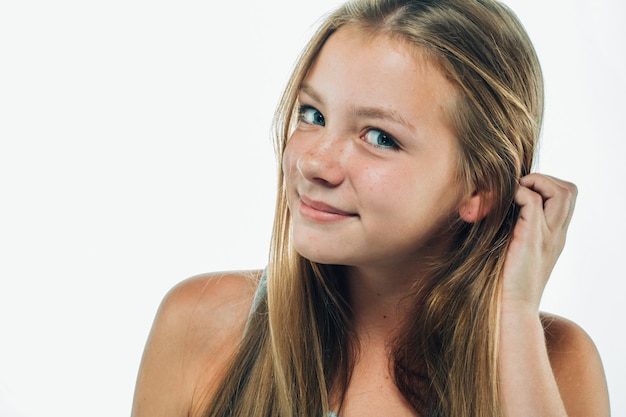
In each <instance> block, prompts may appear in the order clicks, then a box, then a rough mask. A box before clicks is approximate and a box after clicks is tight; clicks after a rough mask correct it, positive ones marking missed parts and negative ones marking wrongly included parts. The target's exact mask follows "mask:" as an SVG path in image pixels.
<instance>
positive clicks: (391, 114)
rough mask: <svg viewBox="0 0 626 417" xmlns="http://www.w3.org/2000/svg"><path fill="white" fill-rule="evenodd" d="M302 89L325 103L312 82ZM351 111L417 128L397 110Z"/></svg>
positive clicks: (362, 115) (363, 116) (370, 109)
mask: <svg viewBox="0 0 626 417" xmlns="http://www.w3.org/2000/svg"><path fill="white" fill-rule="evenodd" d="M300 91H301V92H303V93H304V94H306V95H307V96H309V97H310V98H312V99H313V100H314V101H316V102H318V103H319V104H322V105H324V100H323V99H322V97H321V95H320V94H319V93H318V92H317V90H315V88H313V87H312V86H311V85H310V84H306V83H303V84H302V86H301V87H300ZM351 111H352V113H353V114H354V115H355V116H357V117H360V118H364V119H378V120H388V121H391V122H393V123H396V124H399V125H402V126H404V127H406V128H407V129H409V130H411V131H415V128H414V127H413V125H412V124H411V123H409V122H408V121H407V120H406V119H404V118H403V117H402V116H401V115H400V114H399V113H398V112H397V111H395V110H392V109H386V108H382V107H370V106H362V107H354V108H352V109H351Z"/></svg>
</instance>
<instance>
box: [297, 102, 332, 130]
mask: <svg viewBox="0 0 626 417" xmlns="http://www.w3.org/2000/svg"><path fill="white" fill-rule="evenodd" d="M298 114H299V119H300V120H301V121H303V122H304V123H307V124H310V125H319V126H325V125H326V120H325V119H324V115H323V114H322V113H320V112H319V110H317V109H316V108H315V107H311V106H300V109H299V110H298Z"/></svg>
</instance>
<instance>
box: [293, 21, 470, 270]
mask: <svg viewBox="0 0 626 417" xmlns="http://www.w3.org/2000/svg"><path fill="white" fill-rule="evenodd" d="M455 95H456V93H455V90H454V88H453V86H452V85H451V84H450V83H449V82H448V81H447V80H446V79H445V78H444V76H443V75H442V74H441V73H440V71H439V70H437V69H436V67H435V66H433V65H431V64H430V63H429V62H428V61H427V60H426V59H425V58H424V55H423V54H422V53H420V51H419V50H416V49H415V48H414V47H411V46H409V45H408V44H405V43H403V42H401V41H398V40H394V39H392V38H390V37H388V36H386V35H376V36H365V35H363V34H362V33H361V32H359V31H358V30H357V29H355V28H350V27H344V28H341V29H340V30H338V31H337V32H336V33H335V34H333V35H332V36H331V37H330V38H329V39H328V41H327V42H326V44H325V45H324V47H323V48H322V50H321V53H320V55H319V57H318V58H317V60H316V62H315V63H314V65H313V66H312V68H311V70H310V71H309V74H308V76H307V77H306V79H305V80H304V82H303V84H302V87H301V89H300V92H299V105H300V120H299V123H298V125H297V127H296V129H295V131H294V132H293V134H292V136H291V137H290V139H289V141H288V142H287V146H286V149H285V153H284V157H283V171H284V173H285V179H286V191H287V201H288V205H289V209H290V211H291V214H292V241H293V244H294V247H295V249H296V250H297V251H298V252H299V253H300V254H301V255H302V256H304V257H305V258H308V259H310V260H312V261H315V262H319V263H329V264H340V265H355V266H368V265H371V266H378V267H381V266H386V267H393V268H395V269H396V270H397V268H399V267H402V266H407V267H409V266H412V265H416V264H417V263H416V261H418V260H419V259H420V258H421V257H422V256H425V255H429V254H433V253H436V252H437V251H440V250H443V249H445V245H446V236H447V234H446V233H445V230H446V226H447V225H449V223H450V221H451V220H452V219H453V217H454V216H457V215H458V209H459V206H460V205H461V202H462V197H463V196H462V187H461V184H459V182H458V180H457V179H456V177H455V173H456V167H457V161H458V149H457V146H458V145H457V139H456V138H455V136H454V134H453V131H452V129H451V127H450V124H449V123H448V122H447V120H446V116H445V115H446V111H447V110H450V109H451V108H452V106H454V102H455Z"/></svg>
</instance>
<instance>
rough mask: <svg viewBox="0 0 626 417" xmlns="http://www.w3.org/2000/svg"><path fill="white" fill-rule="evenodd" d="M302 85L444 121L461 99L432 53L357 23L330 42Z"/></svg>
mask: <svg viewBox="0 0 626 417" xmlns="http://www.w3.org/2000/svg"><path fill="white" fill-rule="evenodd" d="M303 85H304V86H306V87H309V86H310V87H313V89H315V90H316V91H318V92H320V93H321V95H323V96H327V97H328V98H333V97H335V98H338V99H343V100H349V101H351V102H352V104H363V105H378V106H382V107H388V106H391V107H395V109H394V110H397V111H401V112H402V111H404V112H410V113H412V114H413V115H417V114H421V115H424V114H429V113H430V114H433V115H435V114H437V115H438V116H440V117H443V118H444V119H448V118H447V117H446V115H445V113H447V112H448V111H450V110H452V109H454V106H455V103H456V97H457V91H456V89H455V87H454V86H453V84H452V83H451V82H450V81H449V80H448V79H447V77H446V76H445V74H444V73H443V71H441V69H440V66H439V65H438V63H437V60H436V58H434V57H433V54H432V53H430V52H428V51H426V50H425V49H424V48H423V47H421V46H417V45H416V44H414V43H411V42H409V41H407V40H405V39H402V38H400V37H399V36H397V35H390V34H387V33H384V32H380V31H378V32H377V31H372V30H368V29H363V28H360V27H356V26H354V25H347V26H343V27H341V28H340V29H339V30H337V31H336V32H335V33H333V34H332V35H331V36H330V37H329V38H328V40H327V41H326V43H325V44H324V46H323V47H322V48H321V50H320V53H319V54H318V56H317V58H316V59H315V60H314V62H313V64H312V66H311V68H310V69H309V71H308V73H307V76H306V77H305V79H304V82H303ZM301 87H302V86H301Z"/></svg>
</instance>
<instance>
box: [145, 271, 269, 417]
mask: <svg viewBox="0 0 626 417" xmlns="http://www.w3.org/2000/svg"><path fill="white" fill-rule="evenodd" d="M260 276H261V271H248V272H220V273H212V274H204V275H199V276H195V277H192V278H189V279H187V280H185V281H183V282H181V283H180V284H178V285H176V286H175V287H174V288H172V289H171V290H170V291H169V292H168V294H167V295H166V296H165V298H164V299H163V301H162V303H161V305H160V307H159V310H158V312H157V315H156V318H155V320H154V323H153V325H152V329H151V331H150V336H149V338H148V342H147V343H146V347H145V350H144V354H143V358H142V362H141V366H140V370H139V375H138V378H137V386H136V389H135V399H134V404H133V416H134V417H143V416H151V417H154V416H186V415H189V413H190V411H191V408H192V407H193V405H194V404H193V403H194V401H195V399H194V395H196V394H199V395H203V393H201V392H199V391H198V390H202V389H203V388H204V387H205V386H206V384H207V383H208V382H207V381H211V380H219V375H220V374H221V373H222V372H223V371H224V367H225V365H226V363H227V362H228V361H229V359H230V357H231V355H232V354H233V353H234V351H235V350H236V348H237V345H238V343H239V340H240V339H241V336H242V334H243V329H244V326H245V323H246V320H247V317H248V313H249V310H250V306H251V304H252V300H253V298H254V293H255V291H256V287H257V284H258V281H259V279H260Z"/></svg>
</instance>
